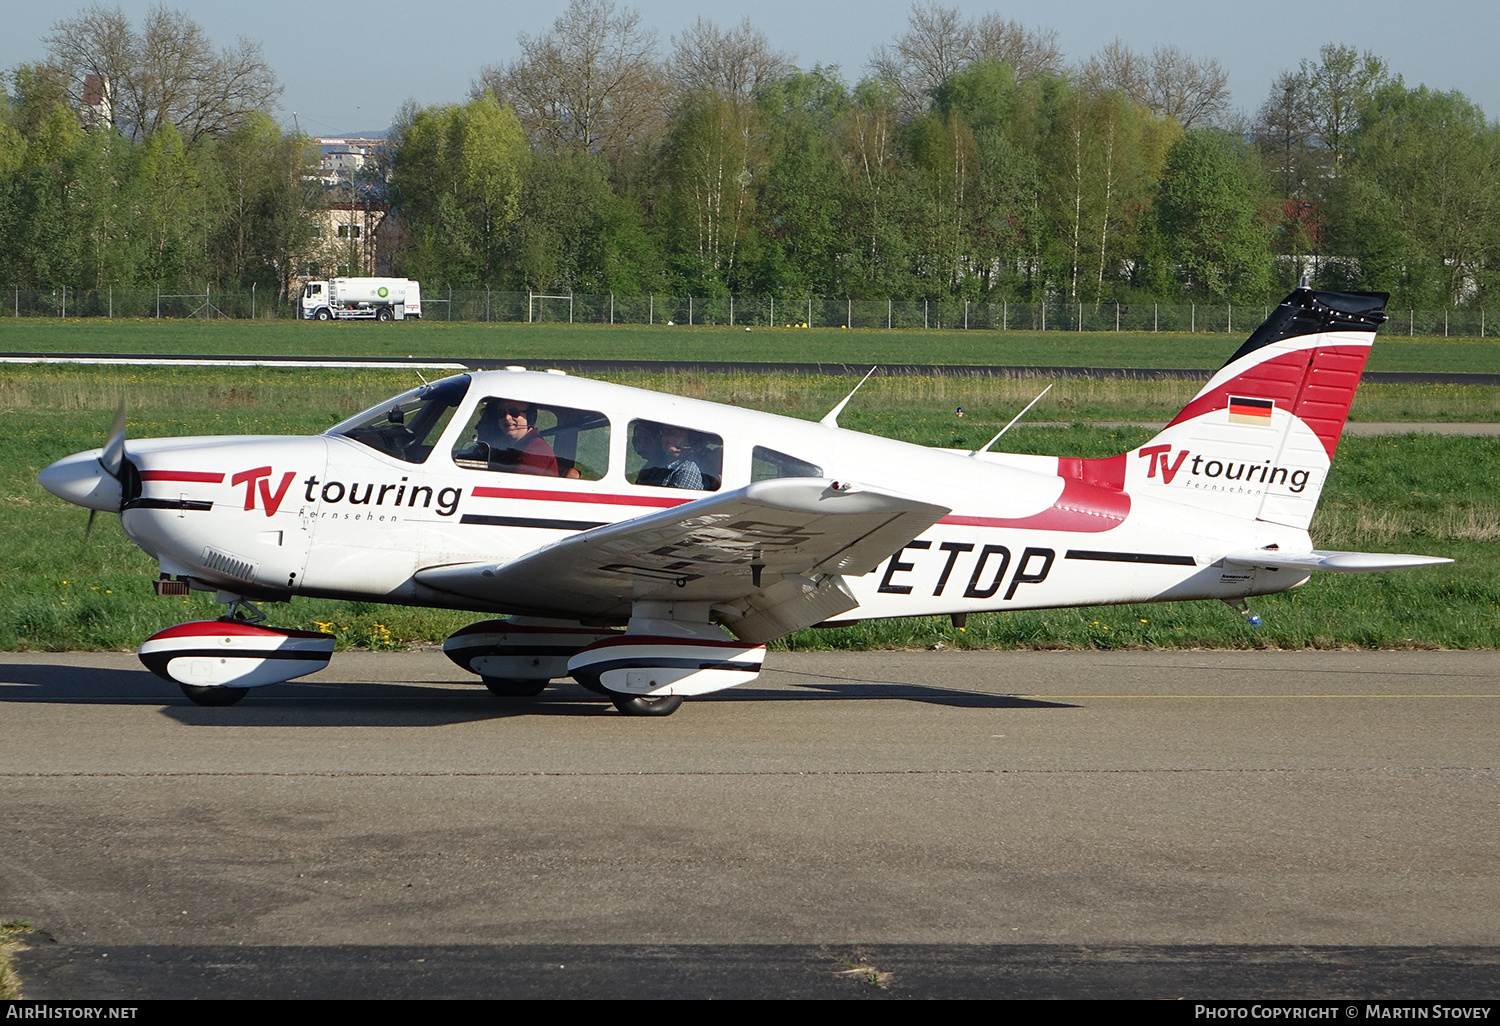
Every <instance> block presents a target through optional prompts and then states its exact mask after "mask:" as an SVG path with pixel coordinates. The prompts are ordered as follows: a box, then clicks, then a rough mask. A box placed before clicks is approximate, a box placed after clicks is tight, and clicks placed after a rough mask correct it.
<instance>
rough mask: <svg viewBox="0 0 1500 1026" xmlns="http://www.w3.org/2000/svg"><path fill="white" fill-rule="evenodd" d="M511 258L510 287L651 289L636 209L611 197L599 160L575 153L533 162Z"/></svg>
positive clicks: (653, 267)
mask: <svg viewBox="0 0 1500 1026" xmlns="http://www.w3.org/2000/svg"><path fill="white" fill-rule="evenodd" d="M508 253H509V256H508V259H507V272H506V275H505V279H504V280H506V281H507V282H508V283H509V284H511V285H512V286H513V287H529V288H538V289H543V290H551V289H570V290H577V291H580V292H587V293H595V294H602V293H608V292H613V293H619V294H624V295H639V294H641V293H644V292H649V291H652V290H653V289H654V288H655V286H656V281H655V275H656V273H657V271H658V262H659V261H658V258H657V255H656V252H655V249H654V247H653V246H652V244H651V241H650V239H649V238H648V237H647V236H646V233H645V230H644V228H643V226H642V223H641V213H640V208H639V207H637V206H636V205H635V204H634V203H632V202H631V201H630V200H628V199H625V198H622V197H619V196H617V195H615V193H614V192H613V190H611V188H610V185H609V168H608V165H607V164H606V163H605V162H604V160H603V159H602V158H600V157H595V156H591V155H589V154H585V153H581V152H578V151H576V150H570V151H567V152H563V153H554V152H550V151H545V150H544V151H541V152H538V153H537V154H535V155H534V156H533V158H532V160H531V162H530V164H529V166H528V167H527V170H526V173H525V177H524V181H523V183H522V187H521V199H520V213H519V216H518V217H517V218H516V220H515V224H514V228H513V230H512V233H511V237H510V240H509V243H508Z"/></svg>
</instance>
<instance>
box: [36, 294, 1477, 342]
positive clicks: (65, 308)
mask: <svg viewBox="0 0 1500 1026" xmlns="http://www.w3.org/2000/svg"><path fill="white" fill-rule="evenodd" d="M63 316H64V317H66V316H68V300H67V296H66V293H65V294H64V296H63ZM1443 337H1444V338H1447V337H1448V308H1447V307H1446V306H1445V307H1443Z"/></svg>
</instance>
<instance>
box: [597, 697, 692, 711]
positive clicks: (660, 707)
mask: <svg viewBox="0 0 1500 1026" xmlns="http://www.w3.org/2000/svg"><path fill="white" fill-rule="evenodd" d="M609 698H610V701H612V702H614V703H615V708H616V709H618V710H620V711H621V712H622V713H624V714H625V715H626V716H671V715H672V714H673V713H674V712H676V711H677V707H678V706H679V705H681V704H682V696H681V695H662V696H661V697H660V698H650V697H648V696H646V695H618V694H616V695H610V696H609Z"/></svg>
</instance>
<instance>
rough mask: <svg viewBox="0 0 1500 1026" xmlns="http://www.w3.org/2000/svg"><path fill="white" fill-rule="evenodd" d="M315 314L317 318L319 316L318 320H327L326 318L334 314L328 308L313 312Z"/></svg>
mask: <svg viewBox="0 0 1500 1026" xmlns="http://www.w3.org/2000/svg"><path fill="white" fill-rule="evenodd" d="M313 316H314V317H315V318H317V319H318V320H320V321H326V320H328V319H330V318H331V317H332V316H333V315H332V314H331V313H329V312H328V311H327V310H326V309H323V310H319V311H318V312H317V313H315V314H313Z"/></svg>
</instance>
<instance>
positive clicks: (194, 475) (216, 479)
mask: <svg viewBox="0 0 1500 1026" xmlns="http://www.w3.org/2000/svg"><path fill="white" fill-rule="evenodd" d="M141 480H142V481H197V482H201V483H203V484H222V483H223V481H224V475H223V474H215V473H212V472H210V471H207V470H143V471H141Z"/></svg>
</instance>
